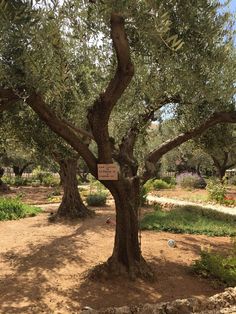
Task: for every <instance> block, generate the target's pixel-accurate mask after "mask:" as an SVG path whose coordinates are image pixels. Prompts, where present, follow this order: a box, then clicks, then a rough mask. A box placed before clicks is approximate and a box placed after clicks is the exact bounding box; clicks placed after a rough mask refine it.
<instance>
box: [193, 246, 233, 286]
mask: <svg viewBox="0 0 236 314" xmlns="http://www.w3.org/2000/svg"><path fill="white" fill-rule="evenodd" d="M193 270H194V271H195V272H196V273H197V274H200V275H202V276H204V277H210V278H213V279H217V280H219V281H221V282H223V283H224V284H226V285H227V286H232V287H234V286H235V285H236V241H235V240H234V241H233V249H232V250H231V251H230V252H229V253H228V254H227V255H223V254H219V253H214V252H211V251H209V250H202V251H201V254H200V259H199V260H197V261H195V262H194V264H193Z"/></svg>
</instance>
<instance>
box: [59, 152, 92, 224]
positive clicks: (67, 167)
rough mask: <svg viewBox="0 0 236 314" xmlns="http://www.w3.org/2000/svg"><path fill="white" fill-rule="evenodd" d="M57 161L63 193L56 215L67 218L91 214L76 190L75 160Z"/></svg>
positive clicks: (83, 216) (84, 216)
mask: <svg viewBox="0 0 236 314" xmlns="http://www.w3.org/2000/svg"><path fill="white" fill-rule="evenodd" d="M58 162H59V165H60V172H59V174H60V178H61V183H62V187H63V191H64V194H63V198H62V202H61V204H60V206H59V208H58V211H57V214H56V216H57V217H64V218H69V219H74V218H86V217H89V216H92V214H93V212H92V211H91V210H89V209H88V208H87V207H86V206H85V205H84V204H83V201H82V199H81V196H80V194H79V191H78V183H77V178H76V166H77V160H76V159H72V158H70V159H64V160H60V161H58Z"/></svg>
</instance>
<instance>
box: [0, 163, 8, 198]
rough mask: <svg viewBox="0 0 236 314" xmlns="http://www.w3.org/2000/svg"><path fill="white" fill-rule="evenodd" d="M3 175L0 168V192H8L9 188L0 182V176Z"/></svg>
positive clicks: (0, 178)
mask: <svg viewBox="0 0 236 314" xmlns="http://www.w3.org/2000/svg"><path fill="white" fill-rule="evenodd" d="M3 175H4V169H3V168H2V167H0V192H8V191H9V190H10V188H9V187H8V186H7V184H6V183H4V182H3V181H2V176H3Z"/></svg>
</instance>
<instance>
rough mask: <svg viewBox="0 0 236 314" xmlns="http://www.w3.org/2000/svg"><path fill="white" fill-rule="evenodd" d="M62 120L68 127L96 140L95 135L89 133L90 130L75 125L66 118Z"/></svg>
mask: <svg viewBox="0 0 236 314" xmlns="http://www.w3.org/2000/svg"><path fill="white" fill-rule="evenodd" d="M62 121H63V123H65V124H66V125H67V126H68V127H70V128H71V129H72V130H73V131H75V132H76V133H78V134H80V135H83V136H85V137H88V138H89V139H91V140H94V136H93V135H92V134H91V133H89V132H88V131H86V130H83V129H81V128H79V127H77V126H75V125H73V124H72V123H71V122H69V121H66V120H64V119H62Z"/></svg>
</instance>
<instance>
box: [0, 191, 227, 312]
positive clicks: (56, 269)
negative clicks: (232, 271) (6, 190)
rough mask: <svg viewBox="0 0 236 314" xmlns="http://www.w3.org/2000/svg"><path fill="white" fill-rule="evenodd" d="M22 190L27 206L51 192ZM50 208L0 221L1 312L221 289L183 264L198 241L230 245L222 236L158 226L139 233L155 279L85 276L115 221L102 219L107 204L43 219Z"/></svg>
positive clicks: (107, 243) (109, 213)
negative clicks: (83, 214)
mask: <svg viewBox="0 0 236 314" xmlns="http://www.w3.org/2000/svg"><path fill="white" fill-rule="evenodd" d="M26 189H27V190H25V188H24V194H25V195H24V197H23V198H24V200H26V201H27V202H28V203H34V204H36V203H37V204H39V203H42V202H43V201H45V199H46V198H47V195H48V194H49V193H50V192H51V189H49V188H26ZM17 191H18V192H19V191H21V192H22V188H21V189H18V190H17ZM13 192H14V191H13ZM16 193H17V192H16ZM16 193H15V194H16ZM12 195H13V194H9V195H8V196H12ZM57 206H58V205H57V204H51V205H43V206H42V207H43V208H44V212H43V213H42V214H40V215H38V216H36V217H31V218H26V219H21V220H18V221H6V222H0V313H1V314H13V313H22V314H24V313H37V314H39V313H52V314H59V313H61V314H67V313H68V314H69V313H70V314H73V313H80V310H81V309H82V308H83V307H84V306H90V307H92V308H94V309H101V308H106V307H109V306H123V305H132V304H140V303H156V302H159V301H171V300H174V299H176V298H186V297H191V296H210V295H213V294H215V293H217V292H220V291H221V290H223V289H220V288H219V287H216V286H214V285H213V284H210V283H209V282H208V281H207V280H205V279H201V278H199V277H197V276H194V275H193V274H192V273H191V272H190V268H189V267H188V266H189V265H190V264H191V263H192V261H193V260H195V259H197V258H198V257H199V252H200V249H201V247H208V246H211V247H212V248H213V249H217V250H223V249H226V248H228V247H229V246H230V239H229V238H224V237H219V238H210V237H206V236H193V235H175V234H169V233H164V232H161V233H157V232H151V231H145V232H143V233H142V251H143V255H144V257H145V258H146V259H147V260H148V262H149V263H150V264H151V265H152V267H153V269H154V270H155V272H156V275H157V280H156V282H154V283H148V282H144V281H142V280H137V281H135V282H130V281H128V280H121V279H116V280H114V279H113V280H112V279H110V280H108V281H104V280H101V281H97V282H96V281H91V280H88V279H86V273H87V271H88V270H89V269H91V268H92V267H93V266H95V265H97V264H99V263H102V262H104V261H106V260H107V258H108V257H109V256H110V255H111V252H112V248H113V238H114V226H113V225H107V224H106V223H105V222H106V219H107V218H108V217H111V218H112V219H115V213H114V206H107V207H103V208H100V209H96V217H95V218H91V219H88V220H85V221H79V222H76V223H57V224H52V223H49V222H48V216H49V215H50V213H51V212H53V211H55V210H56V208H57ZM147 210H150V209H145V211H147ZM170 238H171V239H174V240H176V241H177V247H176V248H169V247H168V245H167V240H168V239H170Z"/></svg>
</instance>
